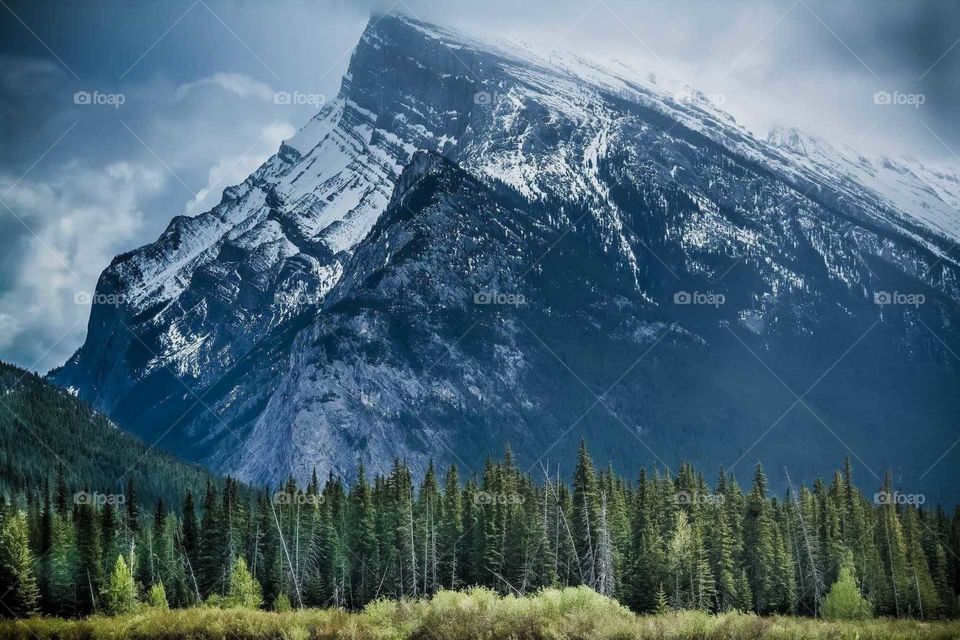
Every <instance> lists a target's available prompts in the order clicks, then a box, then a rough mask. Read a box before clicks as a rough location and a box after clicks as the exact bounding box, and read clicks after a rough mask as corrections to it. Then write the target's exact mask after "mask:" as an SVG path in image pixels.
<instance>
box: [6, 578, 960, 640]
mask: <svg viewBox="0 0 960 640" xmlns="http://www.w3.org/2000/svg"><path fill="white" fill-rule="evenodd" d="M0 638H2V639H7V638H16V639H18V640H19V639H22V640H48V639H49V640H54V639H57V640H87V639H90V640H100V639H104V640H107V639H109V640H127V639H129V640H168V639H169V640H172V639H174V638H178V639H179V638H189V639H194V640H255V639H256V640H260V639H267V638H270V639H273V638H276V639H284V640H367V639H369V640H601V639H603V640H606V639H609V640H630V639H636V640H646V639H648V638H649V639H658V640H659V639H662V640H672V639H677V640H681V639H682V640H694V639H704V640H714V639H715V640H721V639H722V640H727V639H733V640H752V639H754V638H764V639H766V638H771V639H796V640H800V639H807V638H812V639H815V640H818V639H822V640H827V639H834V638H836V639H848V638H849V639H851V640H854V639H855V640H887V639H894V638H895V639H898V640H899V639H901V638H902V639H908V640H909V639H927V638H930V639H939V640H948V639H949V640H956V639H958V638H960V621H957V620H953V621H942V622H923V621H916V620H891V619H876V620H865V621H858V622H852V621H851V622H825V621H822V620H812V619H809V618H794V617H781V616H772V617H759V616H755V615H752V614H743V613H728V614H722V615H710V614H706V613H702V612H695V611H678V612H671V613H665V614H661V615H651V616H637V615H635V614H633V613H631V612H630V611H628V610H627V609H626V608H624V607H622V606H620V605H619V604H617V603H616V602H615V601H613V600H609V599H607V598H604V597H602V596H600V595H598V594H596V593H595V592H593V591H591V590H589V589H586V588H577V589H573V588H571V589H548V590H545V591H542V592H540V593H538V594H537V595H534V596H530V597H523V598H517V597H513V596H506V597H503V596H499V595H497V594H496V593H494V592H492V591H489V590H486V589H472V590H470V591H467V592H453V591H445V592H441V593H439V594H437V595H436V596H435V597H434V598H432V599H430V600H403V601H387V600H382V601H378V602H374V603H372V604H370V605H369V606H367V607H366V608H365V609H364V610H363V611H361V612H357V613H350V612H347V611H342V610H337V609H301V610H293V611H287V612H283V613H274V612H269V611H258V610H252V609H216V608H212V607H198V608H193V609H174V610H162V609H150V608H143V609H142V610H140V611H139V612H137V613H134V614H130V615H125V616H117V617H106V616H93V617H90V618H85V619H82V620H64V619H60V618H46V617H36V618H30V619H27V620H16V621H10V620H8V621H3V622H0Z"/></svg>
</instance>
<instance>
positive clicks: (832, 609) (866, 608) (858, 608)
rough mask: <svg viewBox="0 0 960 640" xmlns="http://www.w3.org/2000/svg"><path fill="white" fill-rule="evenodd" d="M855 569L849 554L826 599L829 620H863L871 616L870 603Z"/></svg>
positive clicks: (825, 615)
mask: <svg viewBox="0 0 960 640" xmlns="http://www.w3.org/2000/svg"><path fill="white" fill-rule="evenodd" d="M854 571H855V570H854V564H853V558H852V556H848V557H847V558H846V559H845V560H844V561H843V562H842V564H841V566H840V571H839V573H838V575H837V580H836V582H834V583H833V586H831V587H830V591H829V592H828V593H827V596H826V598H825V599H824V603H823V615H824V617H825V618H827V619H828V620H863V619H865V618H869V617H870V616H871V610H870V603H869V602H867V600H866V599H865V598H864V597H863V596H862V595H861V593H860V589H859V587H857V581H856V578H855V576H854Z"/></svg>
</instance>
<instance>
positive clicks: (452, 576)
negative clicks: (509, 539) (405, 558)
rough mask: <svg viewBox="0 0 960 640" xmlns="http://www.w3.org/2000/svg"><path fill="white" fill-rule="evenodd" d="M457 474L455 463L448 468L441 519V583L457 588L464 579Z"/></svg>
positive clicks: (450, 587)
mask: <svg viewBox="0 0 960 640" xmlns="http://www.w3.org/2000/svg"><path fill="white" fill-rule="evenodd" d="M460 491H461V490H460V476H459V474H458V473H457V467H456V465H451V466H450V469H448V470H447V475H446V478H445V480H444V488H443V511H442V515H441V518H440V531H439V540H438V543H439V547H440V550H439V552H440V584H441V586H442V587H444V588H446V589H456V588H457V587H459V586H460V585H461V584H462V582H463V577H462V575H461V572H462V570H463V567H462V565H463V564H464V562H465V558H466V553H465V551H466V548H465V547H466V545H465V544H464V541H462V540H461V537H462V536H463V501H462V496H461V492H460Z"/></svg>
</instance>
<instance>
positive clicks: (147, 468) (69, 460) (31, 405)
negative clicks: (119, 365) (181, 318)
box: [0, 362, 222, 509]
mask: <svg viewBox="0 0 960 640" xmlns="http://www.w3.org/2000/svg"><path fill="white" fill-rule="evenodd" d="M0 443H2V446H0V493H3V494H4V495H9V493H10V491H11V490H21V489H27V490H29V491H33V490H35V489H37V488H39V487H42V486H44V483H45V482H46V483H49V486H51V487H53V486H55V482H56V478H57V474H58V472H59V471H60V470H62V471H63V476H64V480H65V481H66V484H67V486H68V487H69V488H70V489H71V490H84V491H89V492H95V493H99V494H102V495H104V496H107V495H111V494H123V493H124V492H125V490H126V487H127V482H128V480H129V481H133V483H134V486H135V488H136V490H137V494H138V495H139V497H140V499H141V503H142V504H143V505H146V506H145V508H146V509H150V508H152V505H153V504H154V503H155V501H156V500H157V498H163V499H164V501H165V502H166V504H167V505H168V507H169V506H170V505H173V508H174V509H176V508H178V507H179V505H180V501H181V500H182V498H183V496H184V494H185V492H186V491H187V490H188V489H189V490H192V491H193V492H194V495H196V496H200V495H202V492H203V490H204V487H205V486H206V483H207V482H213V483H215V484H216V485H218V486H219V485H221V484H222V479H220V478H217V477H215V476H213V475H212V474H210V473H209V472H207V471H206V470H204V469H202V468H201V467H199V466H196V465H192V464H186V463H184V462H181V461H179V460H177V459H175V458H174V457H172V456H170V455H169V454H166V453H164V452H162V451H159V450H157V449H154V448H152V447H150V446H148V445H146V444H145V443H143V442H142V441H141V440H139V439H138V438H136V437H134V436H132V435H130V434H128V433H124V432H123V431H121V430H120V429H118V428H117V426H116V425H115V424H113V423H112V422H111V421H110V420H109V419H108V418H106V417H105V416H103V415H102V414H100V413H98V412H96V411H94V410H93V409H91V408H90V407H89V405H87V404H86V403H85V402H83V401H82V400H79V399H77V398H75V397H74V396H73V395H72V394H70V393H68V392H66V391H65V390H63V389H62V388H60V387H57V386H55V385H52V384H50V383H49V382H47V381H45V380H44V379H43V378H41V377H39V376H37V375H36V374H34V373H30V372H28V371H24V370H22V369H19V368H18V367H15V366H13V365H9V364H6V363H4V362H0Z"/></svg>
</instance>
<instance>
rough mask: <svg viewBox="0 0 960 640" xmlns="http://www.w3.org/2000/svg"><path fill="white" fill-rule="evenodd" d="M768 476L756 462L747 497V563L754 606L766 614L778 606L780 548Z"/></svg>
mask: <svg viewBox="0 0 960 640" xmlns="http://www.w3.org/2000/svg"><path fill="white" fill-rule="evenodd" d="M766 494H767V477H766V474H764V472H763V467H762V466H761V465H760V464H757V467H756V470H755V472H754V476H753V487H752V489H751V490H750V494H749V495H748V496H747V499H746V504H745V510H744V523H743V537H744V565H745V569H746V574H747V579H748V581H749V584H750V591H751V592H752V594H753V606H754V610H755V611H756V612H757V613H760V614H765V613H770V612H772V611H774V610H775V608H776V606H777V604H778V603H777V594H776V593H775V592H774V589H775V587H776V572H777V567H776V565H777V557H776V553H777V550H776V548H775V532H774V527H775V526H776V525H775V523H774V521H773V516H772V514H771V508H770V503H769V502H768V501H767V495H766Z"/></svg>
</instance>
